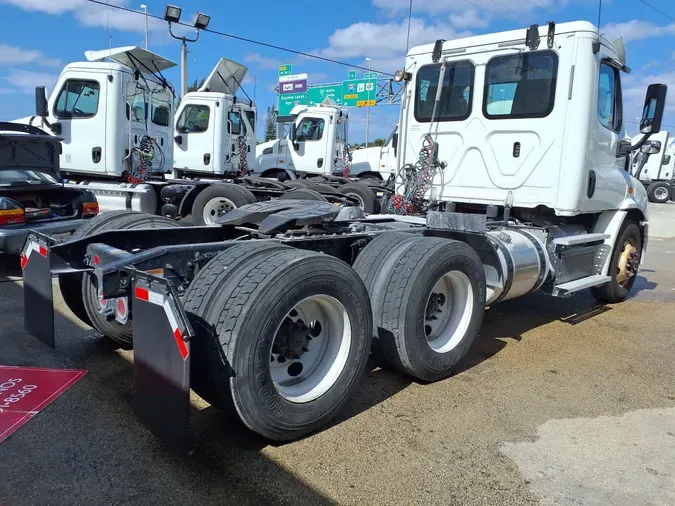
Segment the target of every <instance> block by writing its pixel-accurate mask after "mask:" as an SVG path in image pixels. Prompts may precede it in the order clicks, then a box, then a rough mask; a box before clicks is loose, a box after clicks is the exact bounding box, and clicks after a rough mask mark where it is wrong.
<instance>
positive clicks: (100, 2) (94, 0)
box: [86, 0, 393, 76]
mask: <svg viewBox="0 0 675 506" xmlns="http://www.w3.org/2000/svg"><path fill="white" fill-rule="evenodd" d="M86 1H87V2H89V3H93V4H97V5H102V6H105V7H110V8H113V9H117V10H121V11H125V12H130V13H132V14H138V15H140V16H145V15H146V14H145V13H143V12H141V11H136V10H134V9H130V8H128V7H123V6H121V5H114V4H108V3H106V2H104V1H103V0H86ZM147 16H148V17H150V18H153V19H158V20H160V21H164V18H162V17H160V16H155V15H153V14H150V13H148V14H147ZM173 24H174V25H180V26H186V27H188V28H194V26H192V25H189V24H187V23H182V22H180V21H179V22H177V23H173ZM201 31H202V32H207V33H213V34H215V35H220V36H221V37H228V38H230V39H235V40H239V41H242V42H248V43H250V44H256V45H258V46H263V47H267V48H270V49H276V50H278V51H285V52H287V53H292V54H297V55H300V56H304V57H306V58H313V59H315V60H321V61H325V62H328V63H334V64H336V65H343V66H345V67H350V68H354V69H360V70H368V71H369V72H377V73H378V74H383V75H387V76H391V75H393V74H392V73H391V72H382V71H380V70H376V69H368V68H367V67H362V66H360V65H353V64H351V63H346V62H343V61H340V60H334V59H332V58H325V57H323V56H318V55H315V54H310V53H305V52H303V51H297V50H295V49H289V48H287V47H283V46H276V45H274V44H269V43H267V42H262V41H259V40H254V39H248V38H246V37H240V36H239V35H233V34H231V33H226V32H219V31H218V30H212V29H210V28H204V29H201Z"/></svg>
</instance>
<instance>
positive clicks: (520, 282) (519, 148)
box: [24, 22, 667, 446]
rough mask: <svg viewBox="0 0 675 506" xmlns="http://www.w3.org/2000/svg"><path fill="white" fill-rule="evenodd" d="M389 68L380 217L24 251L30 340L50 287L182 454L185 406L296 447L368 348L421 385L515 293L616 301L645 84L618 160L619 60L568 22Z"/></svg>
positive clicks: (309, 204) (465, 348) (324, 207)
mask: <svg viewBox="0 0 675 506" xmlns="http://www.w3.org/2000/svg"><path fill="white" fill-rule="evenodd" d="M403 68H404V69H407V70H406V71H399V72H397V79H399V81H401V82H403V83H404V84H405V90H404V96H403V100H402V102H401V114H400V119H399V135H400V139H399V142H398V168H397V175H398V176H397V181H396V183H397V194H396V198H393V199H392V201H391V204H390V214H388V215H371V216H369V217H367V218H366V217H363V216H362V215H361V216H360V217H359V216H358V208H354V207H350V206H346V205H345V206H341V207H338V206H334V205H328V204H326V203H322V202H316V201H302V200H300V201H295V202H290V201H268V202H258V203H255V204H251V205H249V206H244V207H242V208H239V209H236V210H233V211H231V212H229V213H228V214H227V215H225V216H223V217H221V218H220V220H219V224H220V225H221V226H220V227H188V228H184V227H179V226H178V225H179V224H178V223H176V222H175V221H172V220H167V219H165V218H162V217H159V216H149V215H139V214H137V213H132V212H128V211H127V212H121V213H119V214H117V215H114V216H110V213H109V214H108V215H106V214H104V215H101V216H100V217H97V218H94V219H93V220H91V221H90V222H89V224H88V226H87V227H86V228H85V227H82V228H80V229H79V231H78V232H77V234H76V237H75V238H74V240H72V241H70V242H68V243H66V244H58V242H57V241H52V240H51V239H50V238H49V237H45V236H41V235H34V236H33V237H31V238H30V239H29V241H28V245H27V247H26V255H27V256H29V257H27V260H26V262H25V265H26V270H25V271H24V283H25V294H26V308H27V309H26V310H27V317H26V326H27V328H28V330H29V331H30V332H31V333H33V334H34V335H36V336H38V337H40V338H41V339H43V340H44V341H45V342H49V343H50V344H53V323H52V322H53V320H52V319H51V318H52V312H51V306H50V305H49V304H46V303H45V301H49V300H51V281H50V280H51V276H52V275H53V274H57V275H59V281H60V283H61V291H62V294H63V296H64V299H65V300H66V302H67V304H68V306H69V307H70V308H71V309H72V310H73V312H74V313H75V314H76V315H78V316H79V317H80V318H81V319H82V320H83V321H85V322H87V323H89V324H91V325H92V326H93V327H94V328H96V329H97V330H98V331H99V332H101V333H102V334H103V335H105V336H107V337H109V338H110V339H113V340H115V341H117V342H118V343H122V344H125V345H127V346H131V345H133V346H134V370H135V373H134V378H135V387H134V392H135V399H136V400H135V406H136V410H137V413H138V414H139V416H140V417H141V418H142V420H143V421H144V423H145V424H146V425H148V426H149V427H150V428H151V429H152V430H154V431H155V432H156V433H158V434H160V435H161V436H162V437H164V438H165V440H167V441H168V442H170V443H173V444H176V445H177V446H180V444H179V443H181V442H184V441H185V439H186V433H187V428H188V427H189V424H188V420H189V411H190V409H189V393H190V389H191V388H193V389H194V390H195V391H196V392H197V393H198V394H199V395H200V396H201V397H202V398H204V399H206V400H207V401H208V402H210V403H212V404H213V405H214V406H217V407H220V408H222V409H225V410H227V411H228V412H229V413H231V415H232V416H234V417H237V418H239V419H241V421H242V422H243V423H244V424H245V425H246V426H247V427H249V428H250V429H251V430H253V431H255V432H257V433H259V434H262V435H263V436H265V437H267V438H270V439H274V440H289V439H294V438H298V437H301V436H303V435H305V434H308V433H310V432H312V431H315V430H317V429H319V428H320V427H322V426H324V425H325V424H326V423H327V422H328V420H330V419H331V418H333V417H334V416H335V415H336V414H337V413H338V412H339V411H340V409H341V408H342V407H343V406H344V405H345V403H346V402H348V400H349V397H350V396H351V394H352V393H353V392H354V390H355V389H356V388H357V385H358V380H359V378H360V377H361V375H362V373H363V372H364V370H365V368H366V363H367V359H368V356H369V353H370V351H371V343H376V344H377V346H375V345H373V353H374V354H377V353H381V357H380V358H381V359H382V360H384V361H386V362H387V363H388V364H389V365H390V367H392V368H394V369H396V370H398V371H400V372H401V373H403V374H407V375H410V376H413V377H415V378H419V379H421V380H424V381H436V380H440V379H443V378H446V377H448V376H450V375H452V373H453V371H454V370H455V368H456V366H457V364H458V363H459V362H460V361H461V360H462V359H463V357H465V356H466V354H467V353H468V352H469V350H470V349H471V347H472V345H473V343H474V342H475V340H476V336H477V335H478V333H479V330H480V327H481V323H482V320H483V314H484V309H485V307H486V306H491V305H493V304H496V303H498V302H500V301H505V300H509V299H513V298H515V297H520V296H523V295H525V294H530V293H532V292H535V291H540V292H543V293H545V294H548V295H550V296H552V297H565V296H569V295H571V294H573V293H576V292H579V291H582V290H585V289H589V288H590V289H591V291H592V293H593V295H594V296H595V297H596V298H597V299H599V300H600V301H602V302H604V303H618V302H621V301H623V300H624V299H625V298H626V297H628V295H629V293H630V291H631V288H632V287H633V284H634V282H635V279H636V277H637V275H638V270H639V266H640V263H641V262H642V261H643V260H644V253H645V251H646V246H647V241H648V236H649V227H648V224H649V222H648V217H647V202H648V201H647V192H646V191H645V189H644V187H643V186H642V184H641V183H640V182H639V181H638V180H637V179H636V178H634V177H633V176H632V175H631V173H630V169H631V156H632V154H633V153H634V152H635V151H637V150H643V149H644V150H645V151H649V150H650V149H651V145H650V144H647V142H648V140H649V137H650V136H651V135H654V134H657V133H658V132H659V131H660V127H661V121H662V117H663V111H664V108H665V99H666V93H667V88H666V86H665V85H661V84H654V85H651V86H649V88H648V90H647V92H646V99H645V107H644V113H643V117H642V120H641V122H640V131H641V133H643V134H644V137H643V138H642V139H641V140H640V141H639V142H638V143H636V144H632V143H631V140H630V139H629V138H628V137H627V136H626V132H625V127H624V124H623V114H622V109H623V103H622V100H621V83H622V75H623V74H624V73H626V72H628V71H629V69H628V67H627V66H626V57H625V54H624V50H623V45H622V43H621V42H620V41H619V42H614V43H612V42H610V41H608V40H606V39H604V38H602V37H599V35H598V30H597V28H596V27H595V26H593V25H592V24H590V23H587V22H572V23H563V24H560V25H557V26H556V25H555V24H554V23H549V24H548V25H547V26H541V27H540V26H538V25H532V26H530V27H529V28H528V29H527V30H515V31H508V32H503V33H494V34H488V35H481V36H476V37H469V38H465V39H454V40H450V41H444V40H438V41H436V42H435V43H432V44H428V45H423V46H417V47H413V48H412V49H410V51H409V52H408V55H407V58H406V61H405V65H404V66H403ZM493 104H496V105H493ZM355 210H356V211H357V212H356V213H355V212H354V211H355ZM163 227H167V228H163ZM36 247H37V248H38V249H39V250H40V251H43V250H44V251H45V253H46V256H42V255H36V254H35V253H34V252H35V251H36ZM40 248H42V249H40ZM552 303H554V302H552ZM28 308H30V309H28ZM38 313H39V314H38ZM523 318H527V315H526V314H524V315H523ZM378 350H379V352H378ZM449 416H451V414H450V415H449ZM169 422H170V423H169Z"/></svg>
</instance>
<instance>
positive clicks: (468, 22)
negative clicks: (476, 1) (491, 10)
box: [450, 9, 490, 28]
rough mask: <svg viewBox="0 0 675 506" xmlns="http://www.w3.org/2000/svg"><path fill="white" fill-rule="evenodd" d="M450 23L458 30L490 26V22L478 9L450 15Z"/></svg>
mask: <svg viewBox="0 0 675 506" xmlns="http://www.w3.org/2000/svg"><path fill="white" fill-rule="evenodd" d="M450 21H451V22H452V24H453V26H455V27H457V28H485V27H486V26H487V25H488V24H490V21H489V20H488V19H487V18H486V17H481V16H480V15H479V14H478V12H477V11H476V9H467V10H465V11H463V12H460V13H459V14H450Z"/></svg>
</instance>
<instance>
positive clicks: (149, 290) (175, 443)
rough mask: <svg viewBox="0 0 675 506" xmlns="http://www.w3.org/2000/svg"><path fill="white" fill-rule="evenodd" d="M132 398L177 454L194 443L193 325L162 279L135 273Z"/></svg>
mask: <svg viewBox="0 0 675 506" xmlns="http://www.w3.org/2000/svg"><path fill="white" fill-rule="evenodd" d="M133 277H134V283H133V285H132V290H133V292H132V293H133V296H132V303H131V310H132V312H133V326H134V400H133V406H134V411H135V412H136V414H137V416H138V417H139V418H140V420H141V421H142V422H143V424H144V425H145V426H146V427H148V428H149V429H150V430H151V431H152V432H153V433H154V434H155V435H157V436H158V437H159V438H160V439H162V441H163V442H164V443H165V444H166V445H167V446H169V447H170V448H172V449H173V450H174V451H177V452H179V453H188V452H189V451H190V450H191V448H192V442H191V440H190V430H189V429H190V341H189V340H190V337H191V336H192V335H193V332H192V329H191V327H190V324H189V322H188V320H187V317H186V315H185V311H184V310H183V308H182V306H181V304H180V301H179V300H178V297H177V296H176V294H175V292H174V291H173V290H172V289H171V287H170V286H169V284H168V283H167V282H166V281H165V280H164V279H162V278H158V277H155V276H151V275H148V274H145V273H141V272H138V271H134V273H133Z"/></svg>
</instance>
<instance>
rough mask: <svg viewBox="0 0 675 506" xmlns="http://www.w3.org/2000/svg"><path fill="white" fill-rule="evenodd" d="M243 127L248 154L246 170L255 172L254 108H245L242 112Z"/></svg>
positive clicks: (255, 118)
mask: <svg viewBox="0 0 675 506" xmlns="http://www.w3.org/2000/svg"><path fill="white" fill-rule="evenodd" d="M243 119H244V126H245V128H246V143H247V144H248V154H247V156H246V160H247V162H248V168H249V169H250V170H255V163H256V161H255V146H256V144H257V142H256V141H257V139H256V120H257V117H256V110H255V109H254V108H247V109H245V110H244V116H243Z"/></svg>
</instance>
